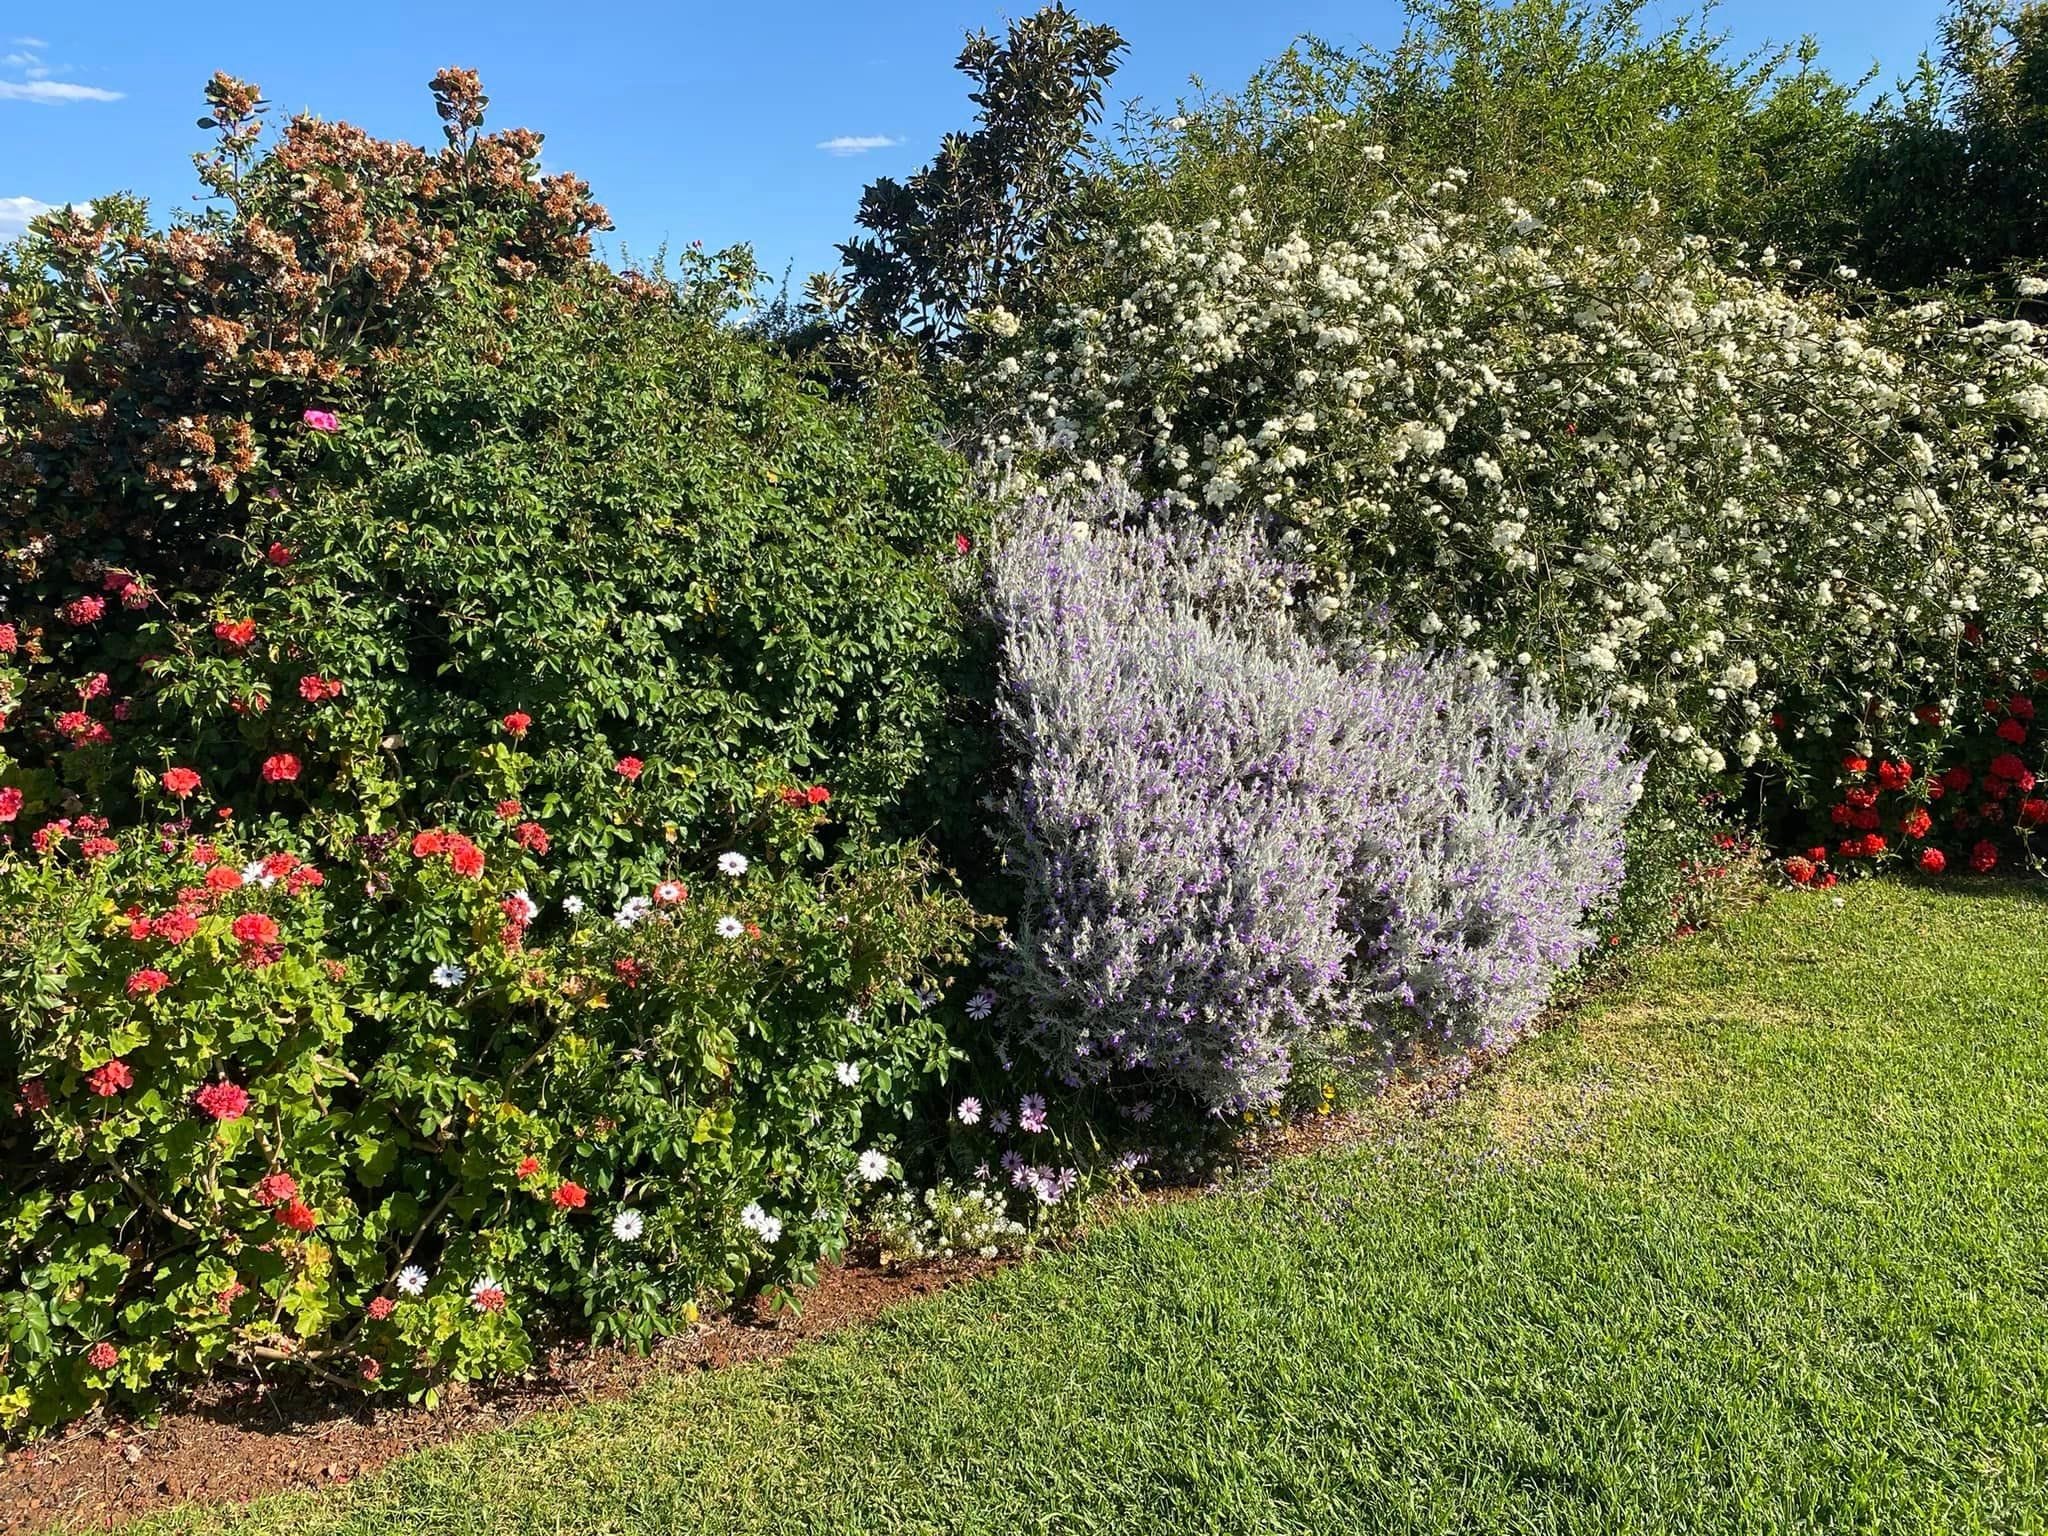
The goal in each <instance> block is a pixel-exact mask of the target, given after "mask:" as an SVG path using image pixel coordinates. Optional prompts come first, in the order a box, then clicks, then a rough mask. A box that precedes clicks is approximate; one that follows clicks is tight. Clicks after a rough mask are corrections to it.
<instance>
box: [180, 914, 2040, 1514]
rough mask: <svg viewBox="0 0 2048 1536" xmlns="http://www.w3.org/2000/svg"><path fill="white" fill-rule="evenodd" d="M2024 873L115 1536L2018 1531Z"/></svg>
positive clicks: (1767, 944) (1745, 921) (2023, 1474)
mask: <svg viewBox="0 0 2048 1536" xmlns="http://www.w3.org/2000/svg"><path fill="white" fill-rule="evenodd" d="M2044 1017H2048V902H2043V901H2041V900H2039V899H2037V898H2035V897H2033V896H2031V895H2028V894H2024V893H2018V892H2015V891H2013V890H2011V889H2010V888H2003V889H1988V888H1987V889H1986V890H1984V891H1982V892H1975V893H1958V894H1934V893H1930V892H1927V891H1922V890H1915V889H1908V888H1903V887H1899V886H1891V885H1882V884H1872V885H1865V886H1861V887H1858V888H1857V889H1855V890H1854V891H1853V892H1850V893H1848V894H1847V895H1846V897H1845V904H1844V905H1843V906H1841V907H1836V906H1835V905H1833V904H1832V903H1831V902H1830V901H1829V899H1827V898H1826V897H1820V896H1814V897H1809V898H1797V899H1795V898H1789V897H1788V898H1782V899H1779V900H1777V901H1775V902H1773V903H1771V904H1769V905H1768V906H1766V907H1763V908H1760V909H1758V910H1756V911H1755V912H1753V913H1750V914H1748V915H1746V916H1744V917H1742V918H1740V919H1738V920H1737V921H1736V922H1735V923H1734V925H1733V926H1732V927H1731V928H1729V929H1728V930H1727V931H1725V932H1722V933H1720V934H1717V935H1713V936H1710V937H1704V938H1701V939H1697V940H1694V941H1692V942H1690V943H1688V944H1685V945H1683V946H1681V947H1679V948H1676V949H1674V950H1672V951H1670V952H1669V953H1667V954H1665V955H1663V956H1661V957H1659V958H1658V959H1656V960H1654V961H1653V962H1651V963H1650V964H1649V965H1648V966H1647V968H1646V969H1645V970H1644V972H1643V973H1642V974H1641V976H1640V977H1639V978H1638V979H1637V980H1636V981H1635V982H1634V983H1632V984H1631V985H1630V986H1628V987H1627V988H1626V989H1624V990H1621V991H1619V992H1616V993H1613V994H1610V995H1609V996H1607V997H1605V998H1603V999H1600V1000H1598V1001H1596V1002H1593V1003H1591V1004H1589V1005H1587V1006H1586V1007H1585V1008H1584V1009H1583V1010H1581V1012H1580V1013H1579V1014H1578V1015H1577V1016H1576V1018H1575V1019H1574V1020H1573V1021H1571V1022H1570V1023H1569V1024H1567V1025H1566V1026H1564V1027H1561V1028H1560V1029H1558V1030H1556V1031H1553V1032H1552V1033H1551V1034H1550V1035H1548V1036H1546V1037H1544V1038H1543V1039H1541V1040H1539V1041H1537V1042H1535V1043H1533V1044H1532V1045H1530V1046H1528V1047H1526V1048H1525V1049H1524V1050H1523V1051H1521V1052H1519V1053H1518V1054H1517V1056H1516V1057H1515V1058H1513V1059H1512V1060H1511V1062H1510V1063H1509V1065H1508V1066H1507V1067H1506V1068H1504V1069H1503V1070H1502V1071H1500V1072H1497V1073H1495V1074H1493V1075H1492V1076H1491V1077H1489V1078H1488V1079H1486V1080H1485V1081H1484V1082H1483V1083H1482V1084H1481V1085H1480V1086H1479V1087H1478V1088H1477V1089H1476V1090H1475V1091H1474V1092H1473V1093H1472V1094H1471V1095H1469V1096H1468V1097H1467V1098H1466V1099H1465V1100H1463V1101H1462V1102H1461V1103H1459V1104H1458V1105H1457V1106H1455V1107H1454V1108H1453V1109H1451V1110H1450V1111H1448V1112H1447V1113H1445V1114H1442V1115H1439V1116H1437V1117H1435V1118H1433V1119H1430V1120H1427V1121H1423V1122H1418V1123H1411V1124H1408V1125H1407V1126H1405V1127H1402V1128H1398V1129H1395V1130H1393V1131H1391V1132H1390V1133H1389V1134H1388V1135H1386V1136H1384V1137H1382V1138H1379V1139H1377V1140H1375V1141H1373V1142H1371V1143H1369V1144H1367V1145H1363V1146H1360V1147H1356V1148H1352V1149H1349V1150H1345V1151H1340V1152H1334V1153H1327V1154H1322V1155H1318V1156H1313V1157H1307V1158H1303V1159H1299V1160H1296V1161H1292V1162H1289V1163H1284V1164H1282V1165H1279V1166H1278V1167H1276V1168H1273V1169H1270V1170H1268V1171H1266V1172H1265V1173H1264V1174H1262V1175H1260V1176H1258V1177H1257V1178H1256V1179H1255V1180H1254V1181H1252V1182H1251V1183H1248V1184H1247V1185H1245V1186H1244V1187H1242V1188H1239V1189H1235V1190H1233V1191H1231V1192H1228V1193H1226V1194H1223V1195H1220V1196H1217V1197H1214V1198H1208V1199H1202V1200H1194V1201H1185V1202H1178V1203H1172V1204H1162V1205H1157V1206H1152V1207H1148V1208H1146V1209H1144V1210H1142V1211H1140V1212H1138V1213H1136V1214H1133V1215H1131V1216H1129V1217H1127V1218H1125V1219H1121V1220H1118V1221H1116V1222H1114V1223H1111V1224H1109V1225H1108V1226H1107V1227H1106V1228H1105V1229H1104V1230H1102V1231H1100V1232H1098V1233H1096V1234H1095V1235H1094V1236H1092V1237H1091V1238H1090V1239H1089V1240H1088V1241H1086V1242H1085V1243H1084V1244H1082V1245H1081V1246H1080V1247H1079V1248H1078V1249H1077V1250H1076V1251H1074V1252H1072V1253H1069V1254H1064V1255H1060V1256H1057V1257H1053V1258H1049V1259H1046V1260H1044V1261H1041V1262H1037V1263H1034V1264H1031V1265H1027V1266H1024V1267H1022V1268H1019V1269H1016V1270H1013V1271H1010V1272H1007V1273H1005V1274H1003V1275H1000V1276H998V1277H996V1278H994V1279H992V1280H989V1281H987V1282H984V1283H981V1284H978V1285H974V1286H972V1287H969V1288H966V1289H963V1290H959V1291H954V1292H951V1293H948V1294H946V1295H943V1296H940V1297H938V1298H935V1299H933V1300H931V1301H929V1302H926V1303H920V1304H917V1305H914V1306H911V1307H908V1308H905V1309H904V1310H902V1311H900V1312H898V1313H894V1314H892V1315H891V1316H889V1317H888V1318H887V1319H886V1320H884V1321H883V1322H882V1323H880V1324H878V1325H876V1326H872V1327H869V1328H865V1329H861V1330H858V1331H856V1332H853V1333H850V1334H848V1335H845V1336H842V1337H840V1338H839V1339H837V1340H834V1341H830V1342H827V1343H824V1344H821V1345H816V1346H812V1347H809V1348H807V1349H804V1350H802V1351H800V1352H799V1353H798V1354H797V1355H795V1356H794V1357H792V1358H790V1359H788V1360H786V1361H784V1362H782V1363H780V1364H777V1365H771V1366H763V1367H758V1368H753V1367H749V1368H739V1369H734V1370H730V1371H726V1372H723V1373H717V1374H711V1375H696V1376H690V1377H682V1378H677V1379H673V1380H667V1381H664V1382H663V1383H661V1384H660V1385H657V1386H655V1387H653V1388H651V1389H649V1390H647V1391H644V1392H642V1393H641V1394H640V1395H638V1396H637V1397H634V1398H632V1399H631V1400H628V1401H624V1402H619V1403H614V1404H607V1405H599V1406H593V1407H587V1408H583V1409H580V1410H575V1411H570V1412H563V1413H560V1414H550V1415H544V1416H541V1417H538V1418H535V1419H533V1420H532V1421H530V1422H528V1423H526V1424H524V1425H522V1426H520V1427H517V1428H515V1429H511V1430H506V1431H502V1432H496V1433H490V1434H485V1435H482V1436H479V1437H477V1438H474V1439H470V1440H466V1441H463V1442H460V1443H457V1444H453V1445H449V1446H446V1447H443V1448H441V1449H437V1450H434V1451H430V1452H426V1453H423V1454H419V1455H416V1456H413V1457H411V1458H409V1459H406V1460H404V1461H402V1462H399V1463H397V1464H395V1465H394V1466H393V1467H392V1468H391V1469H389V1470H388V1471H386V1472H385V1473H384V1474H382V1475H380V1476H377V1477H373V1478H369V1479H365V1480H364V1481H362V1482H360V1483H358V1484H356V1485H354V1486H353V1487H351V1488H348V1489H346V1490H342V1491H340V1492H338V1493H334V1494H329V1495H319V1496H300V1497H289V1498H283V1499H278V1500H274V1501H271V1502H268V1503H262V1504H258V1505H256V1506H254V1507H253V1508H251V1509H250V1510H248V1511H245V1512H242V1513H239V1514H234V1515H229V1514H224V1513H219V1512H207V1511H188V1512H186V1513H184V1514H181V1515H174V1516H172V1517H169V1518H167V1519H163V1520H160V1521H156V1522H152V1523H151V1524H150V1525H149V1526H147V1527H146V1528H144V1529H147V1530H148V1531H150V1532H152V1533H155V1536H163V1533H168V1532H172V1531H177V1532H187V1531H214V1530H231V1531H235V1532H239V1533H245V1536H254V1533H271V1532H276V1533H286V1532H289V1533H292V1536H312V1533H334V1536H340V1533H348V1536H370V1533H377V1536H395V1533H399V1532H404V1533H406V1536H486V1533H488V1536H510V1533H515V1532H516V1533H522V1536H525V1533H533V1536H539V1533H543V1532H545V1533H548V1536H599V1533H604V1536H613V1533H620V1536H625V1533H631V1536H653V1533H657V1532H659V1533H671V1532H695V1531H704V1532H720V1533H724V1532H778V1533H780V1532H813V1531H815V1532H834V1533H842V1532H844V1533H853V1532H946V1533H983V1532H986V1533H991V1536H993V1533H998V1532H1000V1533H1013V1532H1088V1533H1091V1536H1092V1533H1111V1532H1159V1531H1172V1532H1177V1533H1194V1532H1229V1533H1232V1536H1245V1533H1254V1532H1278V1531H1287V1532H1294V1531H1302V1532H1318V1533H1321V1532H1333V1531H1341V1532H1348V1531H1361V1532H1365V1531H1370V1532H1424V1531H1428V1532H1452V1531H1456V1532H1495V1531H1498V1532H1551V1531H1558V1532H1564V1531H1573V1532H1581V1531H1582V1532H1589V1533H1592V1532H1597V1533H1600V1536H1613V1533H1621V1532H1651V1531H1657V1532H1667V1531H1668V1532H1680V1531H1687V1532H1691V1531H1697V1532H1709V1531H1711V1532H1736V1531H1758V1532H1763V1531H1770V1532H1785V1531H1830V1532H1833V1531H1852V1530H1868V1531H1885V1532H1893V1531H1898V1532H1921V1531H1999V1532H2006V1531H2015V1532H2017V1531H2042V1530H2048V1219H2044V1218H2048V1033H2044Z"/></svg>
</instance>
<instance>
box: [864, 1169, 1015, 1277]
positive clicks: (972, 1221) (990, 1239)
mask: <svg viewBox="0 0 2048 1536" xmlns="http://www.w3.org/2000/svg"><path fill="white" fill-rule="evenodd" d="M868 1231H869V1234H870V1235H871V1237H872V1238H873V1240H874V1243H875V1247H876V1250H877V1251H878V1253H879V1255H880V1257H881V1260H882V1262H883V1263H885V1264H890V1263H904V1262H909V1263H922V1262H925V1261H927V1260H931V1259H952V1258H983V1259H994V1258H1001V1257H1004V1256H1007V1255H1013V1254H1018V1253H1021V1252H1023V1251H1024V1247H1025V1244H1026V1243H1027V1242H1028V1241H1029V1238H1030V1233H1029V1232H1028V1230H1027V1229H1026V1228H1025V1226H1024V1224H1023V1223H1022V1222H1021V1221H1018V1220H1016V1219H1015V1218H1014V1217H1012V1216H1011V1215H1009V1213H1008V1211H1007V1209H1006V1208H1005V1205H1004V1201H1003V1197H1002V1196H1001V1195H1000V1194H999V1193H997V1192H995V1191H993V1190H991V1189H989V1188H987V1187H985V1186H983V1185H980V1184H970V1185H967V1186H966V1187H964V1188H963V1187H961V1186H959V1185H956V1184H954V1183H953V1182H952V1181H951V1180H950V1179H948V1180H945V1181H943V1182H941V1183H940V1184H938V1185H936V1186H935V1187H933V1188H931V1189H927V1190H925V1191H924V1192H923V1193H922V1194H917V1193H914V1192H912V1191H910V1190H907V1189H898V1190H892V1191H890V1192H889V1193H888V1194H886V1195H884V1196H883V1197H882V1198H881V1199H880V1200H878V1201H876V1202H875V1206H874V1209H873V1210H872V1211H870V1212H869V1213H868Z"/></svg>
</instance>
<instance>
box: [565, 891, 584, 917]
mask: <svg viewBox="0 0 2048 1536" xmlns="http://www.w3.org/2000/svg"><path fill="white" fill-rule="evenodd" d="M562 910H563V911H564V912H566V913H568V914H569V916H571V917H581V916H582V915H583V898H582V897H581V896H564V897H563V898H562Z"/></svg>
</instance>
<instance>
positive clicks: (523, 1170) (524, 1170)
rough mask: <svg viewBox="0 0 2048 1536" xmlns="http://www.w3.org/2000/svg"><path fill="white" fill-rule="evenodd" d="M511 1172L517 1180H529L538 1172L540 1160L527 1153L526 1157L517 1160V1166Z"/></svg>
mask: <svg viewBox="0 0 2048 1536" xmlns="http://www.w3.org/2000/svg"><path fill="white" fill-rule="evenodd" d="M512 1172H513V1173H514V1175H516V1176H517V1177H519V1178H522V1179H530V1178H532V1177H533V1176H534V1175H535V1174H536V1173H539V1172H540V1159H539V1158H537V1157H535V1156H534V1155H533V1154H532V1153H531V1152H529V1153H527V1155H526V1156H524V1157H522V1158H521V1159H519V1166H518V1167H517V1168H514V1169H513V1170H512Z"/></svg>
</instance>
